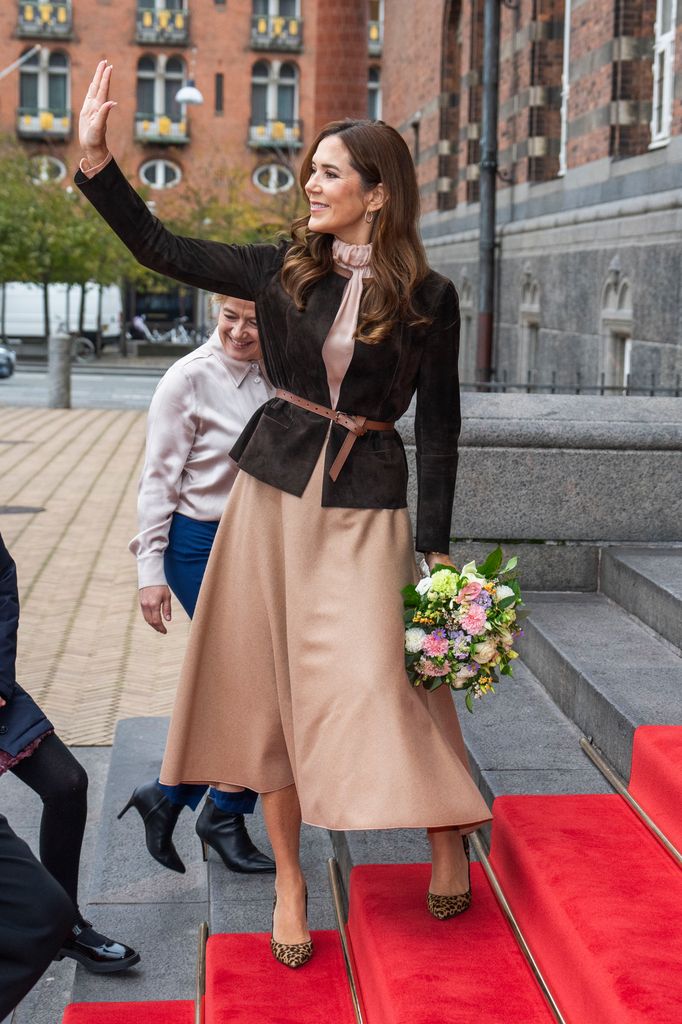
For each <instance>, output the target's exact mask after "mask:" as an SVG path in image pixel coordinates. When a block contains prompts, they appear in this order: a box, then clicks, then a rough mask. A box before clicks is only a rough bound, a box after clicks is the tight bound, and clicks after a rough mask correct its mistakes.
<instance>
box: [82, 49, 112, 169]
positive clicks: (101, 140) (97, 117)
mask: <svg viewBox="0 0 682 1024" xmlns="http://www.w3.org/2000/svg"><path fill="white" fill-rule="evenodd" d="M112 71H113V67H112V65H111V64H107V62H106V61H105V60H101V61H100V62H99V64H98V65H97V70H96V71H95V76H94V78H93V80H92V81H91V82H90V88H89V89H88V93H87V96H86V97H85V101H84V103H83V106H82V108H81V112H80V118H79V120H78V138H79V140H80V144H81V148H82V150H83V153H84V155H85V159H86V160H87V162H88V164H89V165H90V166H91V167H94V166H95V165H96V164H99V163H101V162H102V160H105V159H106V157H107V156H108V154H109V150H108V149H107V118H108V116H109V111H110V110H111V109H112V107H115V106H116V103H115V102H114V101H113V100H110V99H109V83H110V81H111V72H112Z"/></svg>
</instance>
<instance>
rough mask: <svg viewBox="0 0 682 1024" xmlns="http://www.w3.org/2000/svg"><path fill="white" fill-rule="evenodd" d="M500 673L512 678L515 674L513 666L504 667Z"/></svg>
mask: <svg viewBox="0 0 682 1024" xmlns="http://www.w3.org/2000/svg"><path fill="white" fill-rule="evenodd" d="M500 672H501V673H502V675H503V676H510V675H512V674H513V673H512V667H511V665H503V666H502V668H501V669H500Z"/></svg>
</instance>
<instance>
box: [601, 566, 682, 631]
mask: <svg viewBox="0 0 682 1024" xmlns="http://www.w3.org/2000/svg"><path fill="white" fill-rule="evenodd" d="M599 588H600V590H601V591H602V592H603V593H604V594H606V595H607V596H608V597H610V598H612V599H613V600H614V601H617V602H618V604H620V605H622V607H623V608H625V609H626V610H627V611H629V612H631V613H632V614H633V615H636V616H637V618H638V619H641V620H642V622H645V623H646V624H647V626H651V628H652V629H655V630H656V632H657V633H660V634H661V636H663V637H665V639H666V640H669V641H670V643H672V644H675V646H676V647H678V648H681V649H682V548H664V549H660V548H608V547H607V548H604V549H603V551H602V558H601V567H600V579H599Z"/></svg>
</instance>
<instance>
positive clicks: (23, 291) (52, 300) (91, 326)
mask: <svg viewBox="0 0 682 1024" xmlns="http://www.w3.org/2000/svg"><path fill="white" fill-rule="evenodd" d="M98 291H99V286H98V285H97V284H96V283H95V282H94V281H93V282H90V283H89V284H88V285H87V287H86V295H85V318H84V321H83V334H85V335H86V337H89V338H90V340H94V338H95V335H96V333H97V306H98ZM80 302H81V289H80V286H79V285H65V284H51V285H49V304H50V310H49V313H50V330H51V331H52V332H53V333H54V332H55V331H56V330H58V329H59V328H60V326H63V327H65V328H66V330H67V332H68V331H78V319H79V314H80ZM4 304H5V310H4V312H5V316H4V326H5V337H6V338H7V341H8V342H9V344H10V345H11V346H12V348H14V349H15V351H16V352H17V355H18V356H19V359H22V358H23V357H28V358H36V357H40V356H41V355H45V354H46V352H47V346H46V339H47V333H48V332H47V331H46V329H45V316H44V312H43V289H42V287H41V286H40V285H37V284H20V283H17V282H10V283H8V284H6V285H5V288H4ZM1 314H2V294H1V293H0V319H1ZM122 322H123V307H122V304H121V292H120V289H119V288H118V287H117V286H116V285H111V286H109V287H106V288H104V289H103V291H102V312H101V317H100V323H101V332H102V338H103V340H104V343H105V344H106V343H107V342H112V341H115V340H117V339H118V338H119V336H120V334H121V326H122Z"/></svg>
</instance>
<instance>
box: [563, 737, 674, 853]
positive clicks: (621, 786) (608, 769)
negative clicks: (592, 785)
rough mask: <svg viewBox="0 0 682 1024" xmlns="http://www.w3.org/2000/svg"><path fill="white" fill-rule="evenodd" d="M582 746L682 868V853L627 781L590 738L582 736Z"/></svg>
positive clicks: (610, 783)
mask: <svg viewBox="0 0 682 1024" xmlns="http://www.w3.org/2000/svg"><path fill="white" fill-rule="evenodd" d="M580 746H581V748H582V750H583V751H584V752H585V754H587V756H588V757H589V759H590V761H592V763H593V764H594V765H595V767H597V768H598V769H599V771H600V772H601V773H602V775H603V776H604V778H605V779H606V781H607V782H608V783H609V785H610V786H612V787H613V788H614V789H615V791H616V793H617V794H618V795H619V796H620V797H621V798H622V799H623V800H625V802H626V803H627V804H628V806H629V807H630V808H631V810H632V811H634V813H635V814H636V815H637V817H638V818H639V820H640V821H641V822H642V824H643V825H645V826H646V828H647V829H648V830H649V832H651V834H652V835H653V836H654V837H655V838H656V839H657V840H658V842H659V843H660V844H661V846H663V848H664V849H665V851H666V852H667V853H669V854H670V856H671V857H672V858H673V860H674V861H676V862H677V863H678V865H679V866H680V867H682V853H681V852H680V851H679V850H678V849H677V847H676V846H675V844H674V843H673V842H671V840H670V839H668V837H667V835H666V834H665V832H664V831H663V829H661V828H659V826H658V825H657V824H656V822H655V821H654V820H653V818H651V817H650V816H649V815H648V814H647V812H646V811H645V810H644V808H643V807H642V805H641V804H640V803H639V802H638V801H637V800H635V798H634V797H633V795H632V794H631V793H630V792H629V790H628V788H627V786H626V785H625V780H624V779H622V778H621V776H620V775H619V774H618V772H617V771H616V770H615V768H613V766H612V765H610V764H609V762H608V761H607V760H606V758H605V757H603V756H602V755H601V754H600V753H599V751H598V750H597V749H596V747H595V746H594V745H593V744H592V743H591V741H590V740H589V738H588V737H586V736H581V738H580Z"/></svg>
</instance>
